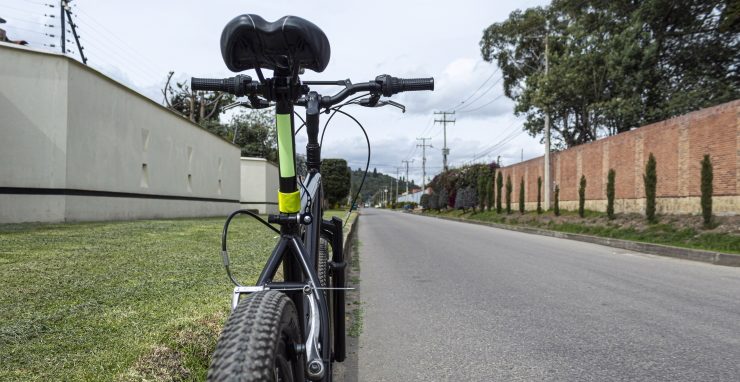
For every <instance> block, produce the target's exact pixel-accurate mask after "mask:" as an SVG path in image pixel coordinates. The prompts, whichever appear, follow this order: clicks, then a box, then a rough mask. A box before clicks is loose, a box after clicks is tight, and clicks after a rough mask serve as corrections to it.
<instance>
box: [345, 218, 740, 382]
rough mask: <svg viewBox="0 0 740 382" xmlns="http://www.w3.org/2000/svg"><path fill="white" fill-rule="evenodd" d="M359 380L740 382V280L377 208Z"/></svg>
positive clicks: (685, 265) (365, 265)
mask: <svg viewBox="0 0 740 382" xmlns="http://www.w3.org/2000/svg"><path fill="white" fill-rule="evenodd" d="M358 234H359V236H358V238H359V240H360V260H361V281H360V285H361V299H362V303H363V308H364V309H363V310H364V330H363V333H362V334H361V336H360V339H359V354H358V370H357V372H358V374H357V376H358V379H359V380H360V381H739V380H740V268H730V267H722V266H715V265H709V264H704V263H697V262H691V261H685V260H675V259H670V258H664V257H658V256H651V255H645V254H637V253H627V252H626V251H623V250H618V249H614V248H610V247H603V246H599V245H594V244H588V243H582V242H576V241H569V240H564V239H557V238H551V237H543V236H536V235H529V234H524V233H519V232H513V231H507V230H500V229H495V228H489V227H483V226H478V225H472V224H465V223H457V222H451V221H445V220H439V219H432V218H428V217H422V216H416V215H411V214H404V213H398V212H387V211H381V210H375V209H365V210H363V212H362V217H361V218H360V222H359V232H358Z"/></svg>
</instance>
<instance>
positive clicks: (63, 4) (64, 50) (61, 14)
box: [59, 0, 67, 56]
mask: <svg viewBox="0 0 740 382" xmlns="http://www.w3.org/2000/svg"><path fill="white" fill-rule="evenodd" d="M59 5H60V7H59V25H61V26H62V34H61V36H62V41H60V42H61V43H62V44H61V45H62V54H63V55H65V56H66V55H67V45H66V37H65V36H64V33H65V30H66V29H67V27H66V26H65V25H64V21H65V18H64V17H65V16H64V9H65V8H67V0H62V1H61V2H60V3H59Z"/></svg>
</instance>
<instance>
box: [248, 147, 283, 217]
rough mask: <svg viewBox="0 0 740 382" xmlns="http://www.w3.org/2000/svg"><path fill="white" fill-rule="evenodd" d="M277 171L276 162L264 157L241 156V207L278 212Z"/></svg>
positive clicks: (269, 212)
mask: <svg viewBox="0 0 740 382" xmlns="http://www.w3.org/2000/svg"><path fill="white" fill-rule="evenodd" d="M279 177H280V175H279V173H278V167H277V165H276V164H274V163H272V162H270V161H268V160H267V159H264V158H252V157H242V158H241V198H240V203H241V206H242V208H245V209H248V210H255V211H257V213H259V214H276V213H277V212H278V200H277V194H278V188H279V184H278V183H279Z"/></svg>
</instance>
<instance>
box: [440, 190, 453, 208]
mask: <svg viewBox="0 0 740 382" xmlns="http://www.w3.org/2000/svg"><path fill="white" fill-rule="evenodd" d="M449 205H450V194H449V193H448V192H447V189H445V188H443V189H441V190H440V191H439V200H438V201H437V209H440V210H446V209H447V207H448V206H449Z"/></svg>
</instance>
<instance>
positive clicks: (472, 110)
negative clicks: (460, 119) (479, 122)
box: [461, 93, 504, 113]
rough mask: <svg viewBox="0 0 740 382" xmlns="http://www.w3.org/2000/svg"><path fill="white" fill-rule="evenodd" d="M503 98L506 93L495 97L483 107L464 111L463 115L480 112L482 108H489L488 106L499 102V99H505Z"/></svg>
mask: <svg viewBox="0 0 740 382" xmlns="http://www.w3.org/2000/svg"><path fill="white" fill-rule="evenodd" d="M503 96H504V93H501V94H499V95H498V96H496V97H494V98H493V99H492V100H490V101H488V102H486V103H484V104H483V105H481V106H478V107H476V108H475V109H470V110H463V111H461V113H472V112H474V111H478V110H480V109H482V108H484V107H486V106H488V105H490V104H492V103H494V102H496V100H497V99H499V98H501V97H503Z"/></svg>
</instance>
